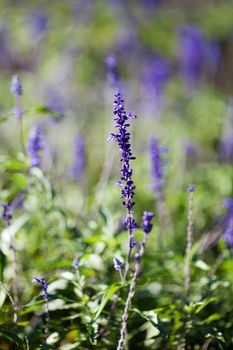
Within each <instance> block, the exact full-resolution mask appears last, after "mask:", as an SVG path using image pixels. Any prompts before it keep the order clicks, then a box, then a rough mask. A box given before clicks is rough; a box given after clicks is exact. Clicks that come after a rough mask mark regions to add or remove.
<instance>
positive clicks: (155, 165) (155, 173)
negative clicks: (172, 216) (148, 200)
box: [150, 137, 168, 193]
mask: <svg viewBox="0 0 233 350" xmlns="http://www.w3.org/2000/svg"><path fill="white" fill-rule="evenodd" d="M167 151H168V150H167V148H161V147H159V145H158V141H157V139H156V138H155V137H152V138H151V140H150V157H151V177H152V191H154V192H158V193H159V192H161V190H162V186H163V182H164V172H163V168H164V165H165V164H166V162H167V161H166V160H164V159H162V158H161V155H162V153H165V152H167Z"/></svg>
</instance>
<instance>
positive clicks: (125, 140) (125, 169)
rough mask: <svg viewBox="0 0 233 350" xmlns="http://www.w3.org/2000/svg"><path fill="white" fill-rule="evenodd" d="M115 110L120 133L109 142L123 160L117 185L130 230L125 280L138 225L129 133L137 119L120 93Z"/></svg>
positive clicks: (117, 94)
mask: <svg viewBox="0 0 233 350" xmlns="http://www.w3.org/2000/svg"><path fill="white" fill-rule="evenodd" d="M113 106H114V109H113V113H114V115H115V118H114V120H115V122H116V125H115V127H116V129H117V130H118V133H116V134H113V133H112V134H111V136H110V137H109V140H113V139H115V140H116V141H117V143H118V146H119V149H120V153H121V159H120V162H121V163H122V165H121V178H120V181H118V182H117V185H118V186H120V187H121V198H122V199H123V200H122V204H123V205H124V206H125V208H126V209H127V213H128V214H127V219H126V225H127V228H128V234H129V246H128V255H127V259H126V265H125V274H124V278H126V275H127V272H128V270H129V261H130V255H131V250H132V244H131V243H132V238H133V229H134V228H135V227H136V223H135V220H134V216H133V212H132V209H133V207H134V205H135V203H134V201H133V198H134V190H135V188H136V187H135V185H134V182H133V180H132V175H133V170H132V169H131V167H130V161H131V160H134V159H135V157H134V156H133V154H132V151H131V144H130V133H129V131H128V127H129V126H130V124H129V119H131V118H133V119H135V118H136V116H135V115H133V114H132V113H129V114H126V111H125V107H124V100H123V99H122V96H121V93H120V92H119V91H118V92H117V93H116V94H115V99H114V104H113Z"/></svg>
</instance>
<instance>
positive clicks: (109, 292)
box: [94, 283, 122, 320]
mask: <svg viewBox="0 0 233 350" xmlns="http://www.w3.org/2000/svg"><path fill="white" fill-rule="evenodd" d="M120 288H122V284H119V283H116V284H112V285H111V286H110V287H108V288H107V289H106V290H105V293H104V295H103V298H102V301H101V304H100V306H99V308H98V310H97V312H96V315H95V318H94V319H95V320H96V319H97V318H98V317H99V315H100V314H101V312H102V311H103V309H104V307H105V305H106V304H107V302H108V300H109V299H110V298H111V296H112V295H113V294H114V293H116V292H117V291H118V290H119V289H120Z"/></svg>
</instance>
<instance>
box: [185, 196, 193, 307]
mask: <svg viewBox="0 0 233 350" xmlns="http://www.w3.org/2000/svg"><path fill="white" fill-rule="evenodd" d="M193 194H194V192H193V191H192V192H190V193H189V210H188V228H187V246H186V252H185V265H184V275H185V281H184V289H185V299H186V302H187V303H188V302H189V291H190V274H191V270H190V253H191V248H192V238H193Z"/></svg>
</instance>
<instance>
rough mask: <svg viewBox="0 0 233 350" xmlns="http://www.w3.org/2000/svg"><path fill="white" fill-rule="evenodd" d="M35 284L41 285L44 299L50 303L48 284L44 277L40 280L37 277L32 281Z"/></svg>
mask: <svg viewBox="0 0 233 350" xmlns="http://www.w3.org/2000/svg"><path fill="white" fill-rule="evenodd" d="M32 281H33V283H34V284H35V285H40V286H41V290H42V292H43V294H44V295H43V299H45V300H46V301H48V283H47V282H46V281H45V279H44V277H43V276H41V277H39V278H37V277H33V279H32Z"/></svg>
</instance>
